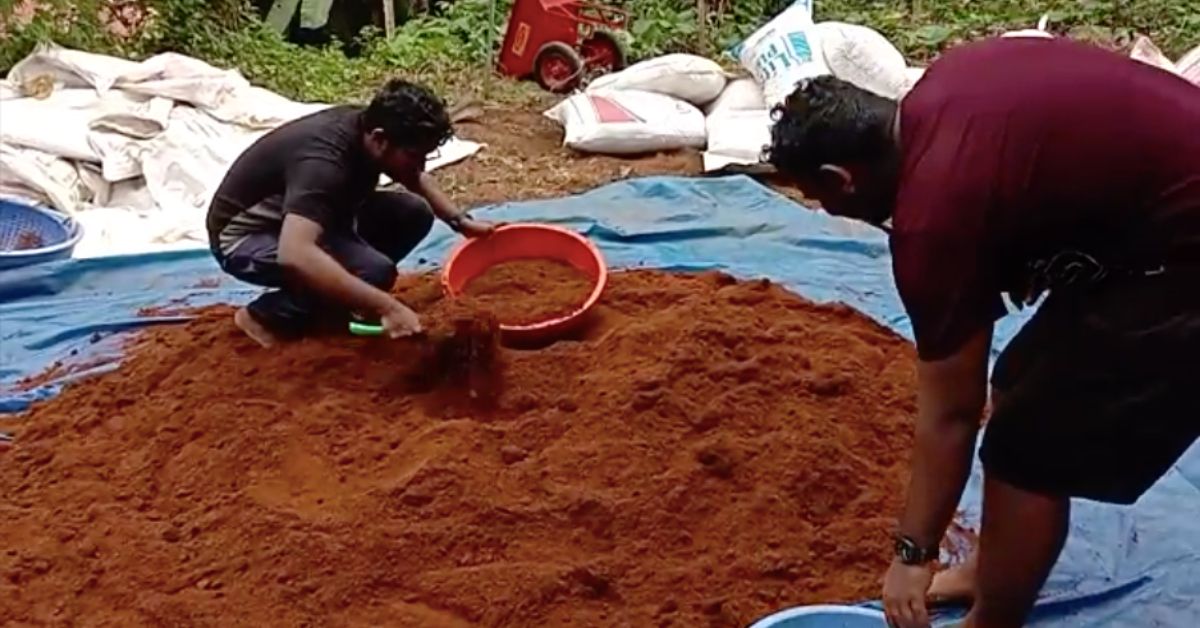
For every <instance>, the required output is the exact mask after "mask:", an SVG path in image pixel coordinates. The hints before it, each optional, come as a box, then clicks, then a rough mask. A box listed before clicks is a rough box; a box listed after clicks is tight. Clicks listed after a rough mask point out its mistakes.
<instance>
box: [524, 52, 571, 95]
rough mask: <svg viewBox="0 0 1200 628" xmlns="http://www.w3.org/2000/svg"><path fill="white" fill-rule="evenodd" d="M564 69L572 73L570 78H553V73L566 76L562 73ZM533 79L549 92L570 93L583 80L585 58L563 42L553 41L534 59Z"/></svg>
mask: <svg viewBox="0 0 1200 628" xmlns="http://www.w3.org/2000/svg"><path fill="white" fill-rule="evenodd" d="M552 64H553V65H552ZM563 68H565V69H568V70H569V71H570V74H569V76H561V77H560V76H551V74H552V73H553V74H559V75H562V74H564V73H563V72H561V71H560V70H561V69H563ZM533 78H534V80H536V81H537V84H538V85H541V86H542V89H544V90H546V91H548V92H553V93H555V94H562V93H566V92H569V91H571V90H573V89H575V88H576V87H577V86H578V85H579V81H580V80H582V78H583V58H582V57H580V56H579V53H578V52H576V51H575V49H574V48H572V47H570V46H568V45H566V44H564V43H562V42H561V41H552V42H550V43H548V44H546V45H544V46H542V47H541V48H540V49H539V50H538V53H537V56H536V57H534V60H533Z"/></svg>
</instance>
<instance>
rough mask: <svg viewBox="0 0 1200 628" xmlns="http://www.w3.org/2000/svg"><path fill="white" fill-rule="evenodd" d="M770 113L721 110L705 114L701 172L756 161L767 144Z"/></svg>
mask: <svg viewBox="0 0 1200 628" xmlns="http://www.w3.org/2000/svg"><path fill="white" fill-rule="evenodd" d="M771 124H772V120H771V112H770V111H769V110H767V109H759V110H757V111H722V112H718V113H715V114H713V115H711V116H709V117H708V119H707V120H706V121H705V125H706V127H707V129H708V150H706V151H705V152H704V171H705V172H709V171H712V170H720V169H721V168H724V167H725V166H729V165H732V164H738V165H742V164H756V163H758V162H759V160H760V159H761V158H762V154H763V149H764V148H766V147H767V146H769V145H770V144H771Z"/></svg>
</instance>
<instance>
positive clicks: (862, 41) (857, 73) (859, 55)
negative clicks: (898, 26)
mask: <svg viewBox="0 0 1200 628" xmlns="http://www.w3.org/2000/svg"><path fill="white" fill-rule="evenodd" d="M816 29H817V33H818V36H817V40H818V41H819V42H820V45H821V53H822V55H824V57H825V65H827V66H828V67H829V71H830V72H832V73H833V75H834V76H836V77H838V78H839V79H842V80H843V81H846V82H848V83H851V84H853V85H857V86H858V87H861V88H862V89H865V90H867V91H870V92H874V93H876V94H879V95H880V96H887V97H888V98H898V97H899V96H900V94H901V93H903V91H904V87H905V85H906V80H905V73H904V70H905V67H906V65H907V64H906V63H905V62H904V55H903V54H901V53H900V51H899V50H898V49H897V48H896V47H895V46H893V45H892V42H890V41H888V40H887V38H886V37H884V36H883V35H881V34H880V33H879V32H878V31H876V30H875V29H872V28H868V27H866V26H859V25H858V24H846V23H844V22H821V23H819V24H817V25H816Z"/></svg>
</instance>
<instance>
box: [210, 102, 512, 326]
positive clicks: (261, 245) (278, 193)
mask: <svg viewBox="0 0 1200 628" xmlns="http://www.w3.org/2000/svg"><path fill="white" fill-rule="evenodd" d="M452 133H453V130H452V125H451V120H450V115H449V113H448V112H447V110H446V106H445V104H444V103H443V102H442V101H441V100H440V99H439V98H438V97H437V96H435V95H434V94H432V93H431V92H429V90H427V89H425V88H423V87H420V86H418V85H414V84H412V83H409V82H407V81H403V80H399V79H395V80H392V81H389V82H388V83H387V84H386V85H384V86H383V87H382V88H381V89H380V90H379V92H378V93H377V94H375V97H374V98H373V99H372V100H371V102H370V104H369V105H367V106H366V107H365V108H363V107H356V106H340V107H332V108H329V109H325V110H322V111H320V112H317V113H314V114H311V115H308V116H305V117H303V118H299V119H297V120H294V121H292V122H289V123H287V124H284V125H283V126H280V127H279V128H277V129H275V130H273V131H271V132H270V133H267V134H266V135H264V136H263V137H262V138H260V139H259V140H258V141H256V142H255V143H254V144H253V145H251V146H250V147H249V148H248V149H246V151H245V152H243V153H242V154H241V155H240V156H239V157H238V158H237V160H236V161H234V163H233V165H232V166H231V167H230V169H229V172H228V173H227V174H226V175H225V179H224V181H223V182H222V183H221V185H220V187H219V188H218V189H217V192H216V194H215V195H214V197H213V200H212V204H211V206H210V208H209V211H208V221H207V226H208V235H209V246H210V248H211V249H212V253H213V255H214V256H215V257H216V259H217V262H218V263H219V264H220V265H221V268H222V269H223V270H224V271H225V272H227V273H229V274H230V275H233V276H234V277H237V278H238V279H241V280H243V281H247V282H250V283H253V284H256V285H260V286H265V287H268V288H272V290H270V291H268V292H265V293H263V294H262V295H261V296H259V297H258V298H257V299H255V300H254V301H253V302H251V303H250V304H249V305H248V306H246V307H244V308H242V309H240V310H238V311H237V313H236V314H235V315H234V321H235V322H236V323H237V325H238V327H240V328H241V329H242V330H243V331H244V332H245V333H246V334H247V335H249V336H250V337H251V338H253V339H254V340H255V341H257V342H258V343H259V344H261V345H263V346H264V347H270V346H272V345H274V344H276V343H277V342H279V341H280V340H283V339H288V338H294V337H297V336H301V335H303V334H305V333H309V332H311V331H312V330H314V329H317V328H319V327H320V326H322V325H326V324H341V325H345V323H346V321H347V319H348V318H349V317H350V316H352V315H355V316H359V317H363V318H369V319H372V320H378V321H379V322H380V324H381V325H382V326H383V328H384V332H385V333H386V334H387V335H389V336H391V337H393V338H396V337H400V336H406V335H411V334H414V333H418V332H420V331H421V324H420V321H419V319H418V318H417V315H416V313H415V312H413V311H412V310H411V309H409V308H408V306H406V305H404V304H403V303H401V302H400V301H398V300H396V298H395V297H393V296H392V295H391V294H390V293H389V292H388V290H389V289H390V288H391V287H392V284H393V283H394V282H395V279H396V264H397V262H399V261H400V260H401V259H403V258H404V257H405V256H406V255H408V254H409V253H410V252H412V250H413V249H414V248H416V246H417V245H418V244H419V243H420V242H421V240H423V239H424V238H425V236H426V235H427V234H428V233H429V230H430V228H431V227H432V225H433V218H434V216H437V217H438V218H440V219H441V220H443V221H445V222H446V223H447V224H448V225H449V226H450V227H451V228H453V229H454V230H455V231H457V232H458V233H460V234H462V235H464V236H466V237H480V236H485V235H487V234H489V233H490V232H491V231H492V229H493V225H492V224H490V223H486V222H482V221H479V220H474V219H472V218H471V217H470V216H469V215H467V214H466V213H464V212H462V211H460V210H459V209H458V208H457V207H455V205H454V203H453V202H452V201H451V200H450V199H449V198H447V197H446V195H445V194H444V193H443V192H442V191H441V189H439V188H438V186H437V184H436V183H435V182H434V180H433V178H432V177H430V175H428V174H427V173H425V160H426V155H428V154H429V153H431V152H433V151H435V150H436V149H437V148H438V147H439V146H441V145H442V144H443V143H445V142H446V141H447V140H448V139H449V138H450V137H451V135H452ZM380 174H386V175H387V176H388V177H390V178H391V179H393V180H394V181H396V182H398V183H399V184H401V185H402V186H403V187H404V191H384V190H378V189H377V186H378V183H379V177H380Z"/></svg>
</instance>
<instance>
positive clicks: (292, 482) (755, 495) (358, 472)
mask: <svg viewBox="0 0 1200 628" xmlns="http://www.w3.org/2000/svg"><path fill="white" fill-rule="evenodd" d="M538 281H541V280H539V279H537V278H536V274H535V276H534V279H533V280H531V283H532V284H537V282H538ZM532 287H533V288H536V290H534V291H533V293H536V294H549V293H552V292H553V291H554V286H545V285H541V286H539V285H534V286H532ZM397 291H398V292H399V294H400V296H401V298H403V299H404V300H405V301H406V302H407V303H409V304H410V305H412V306H413V307H414V308H415V309H417V310H418V311H420V312H422V313H423V315H424V316H425V317H426V319H427V327H429V328H431V329H433V330H434V332H431V333H433V335H436V334H437V333H441V332H439V331H437V330H438V328H439V325H438V324H436V323H437V321H435V320H430V319H435V318H438V317H443V316H446V315H447V312H449V311H451V310H452V309H453V308H451V307H449V306H448V305H446V304H445V303H444V302H439V301H440V295H439V290H438V286H437V281H436V278H435V277H433V276H416V277H405V278H403V279H402V281H401V282H399V284H398V286H397ZM452 327H454V325H449V326H446V325H442V327H441V328H442V329H443V330H444V329H450V328H452ZM480 329H482V330H483V331H484V332H486V331H487V324H481V326H480ZM476 331H479V330H476ZM483 339H484V340H486V333H484V338H483ZM428 342H429V340H428V339H409V340H401V341H389V340H385V339H380V338H358V337H351V336H349V335H337V336H328V337H320V338H311V339H306V340H302V341H299V342H296V343H292V344H287V345H284V346H282V347H279V348H278V349H277V350H272V351H265V350H261V349H258V348H257V347H256V346H254V345H253V343H252V341H250V340H249V339H247V338H245V337H244V336H243V335H242V334H241V333H239V331H238V330H237V329H236V328H235V327H234V325H233V323H232V317H231V310H230V309H227V308H216V309H209V310H205V311H203V312H202V313H201V314H200V315H199V316H198V318H197V319H195V320H194V321H192V322H190V323H188V324H185V325H180V326H171V327H159V328H154V329H152V330H150V331H147V332H145V333H143V335H141V336H140V337H139V338H138V339H137V340H136V341H135V343H134V344H133V345H132V346H131V347H130V349H129V352H128V354H127V357H126V359H125V362H124V363H123V366H122V367H121V368H120V369H119V370H117V371H115V372H113V373H109V374H107V375H104V376H100V377H98V378H95V379H91V380H87V381H84V382H81V383H79V384H76V385H73V386H71V387H69V388H68V389H67V390H65V391H64V392H63V393H62V394H61V395H60V396H58V397H57V398H55V399H53V400H51V401H48V402H45V403H42V404H40V405H37V406H36V407H35V408H34V409H33V410H32V411H31V412H29V413H28V414H27V415H25V416H23V417H21V418H20V419H18V420H17V421H15V424H16V425H17V429H16V432H17V438H16V444H15V445H14V446H13V447H12V448H11V449H10V450H9V451H7V452H5V453H2V454H0V486H3V487H4V492H5V497H4V499H3V500H2V501H0V521H3V536H4V537H5V538H6V539H8V540H9V542H6V543H4V547H3V551H2V553H0V617H3V618H7V619H10V620H15V621H17V622H18V623H22V622H33V623H41V622H47V623H59V624H65V625H74V624H86V625H113V626H118V625H119V626H132V625H147V624H152V625H159V624H164V625H196V626H240V625H246V626H249V625H274V626H283V625H286V626H299V625H310V626H321V625H343V626H345V625H349V626H384V625H386V626H439V627H440V626H474V625H480V626H561V625H575V626H669V625H670V626H744V625H745V624H746V623H747V622H749V621H752V620H753V619H755V618H757V617H760V616H762V615H765V614H768V613H771V612H774V611H777V610H780V609H782V608H785V607H788V606H792V605H797V604H812V603H835V602H854V601H859V600H863V599H868V598H872V597H876V596H877V595H878V590H879V579H880V575H881V574H882V573H883V570H884V568H885V567H886V564H887V561H888V556H889V551H888V548H889V540H888V539H889V536H888V535H889V532H890V530H891V526H892V524H893V522H894V521H895V515H896V513H897V512H898V509H899V507H900V502H901V499H902V495H903V488H904V482H905V478H906V468H907V452H908V448H909V445H910V444H911V436H910V431H911V417H912V415H913V413H914V409H915V400H914V398H913V394H912V390H913V385H912V384H913V379H914V373H913V370H912V368H913V367H912V364H913V360H912V350H911V348H910V346H909V345H908V344H907V343H906V342H904V341H903V340H901V339H900V338H898V337H897V336H895V335H894V334H892V333H891V332H889V331H887V330H886V329H884V328H883V327H881V326H879V325H877V324H875V323H873V322H871V321H869V320H868V319H867V318H865V317H864V316H862V315H860V314H858V313H857V312H854V311H853V310H851V309H849V308H846V307H841V306H819V305H815V304H812V303H810V302H808V301H806V300H804V299H802V298H799V297H797V296H795V295H793V294H791V293H789V292H787V291H786V290H784V289H782V288H780V287H778V286H775V285H772V284H769V283H767V282H765V281H752V282H739V281H735V280H733V279H731V278H729V277H727V276H723V275H718V274H703V275H677V274H668V273H663V272H655V271H630V272H620V273H615V274H614V275H612V276H611V278H610V282H609V287H608V289H607V291H606V293H605V295H604V297H603V298H602V300H601V302H600V303H599V304H598V306H597V308H596V311H595V312H594V315H593V316H592V320H591V321H590V325H589V326H588V327H587V329H586V331H585V332H583V334H582V337H581V338H578V339H573V340H568V341H561V342H558V343H555V344H553V345H551V346H549V347H546V348H542V349H538V350H513V349H503V348H499V347H492V348H491V349H489V350H494V352H495V355H493V356H491V359H492V360H494V361H493V362H491V363H490V366H489V368H491V369H494V371H493V375H495V376H496V379H497V383H498V387H497V389H496V394H495V398H494V400H493V403H492V404H491V405H490V406H487V407H483V406H480V405H479V404H477V403H476V402H475V400H473V399H472V398H470V397H469V396H468V395H466V394H464V393H463V392H462V391H461V390H457V389H456V387H457V386H458V385H459V384H456V383H454V382H453V381H450V380H446V379H441V378H438V377H421V375H422V372H423V371H429V370H431V367H430V366H429V364H428V363H427V362H425V360H426V359H427V358H426V357H424V354H425V352H424V351H423V350H421V347H422V346H423V345H422V344H421V343H428ZM432 370H435V371H436V369H432Z"/></svg>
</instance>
